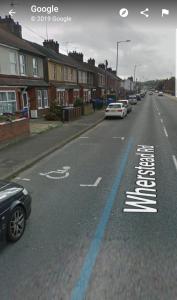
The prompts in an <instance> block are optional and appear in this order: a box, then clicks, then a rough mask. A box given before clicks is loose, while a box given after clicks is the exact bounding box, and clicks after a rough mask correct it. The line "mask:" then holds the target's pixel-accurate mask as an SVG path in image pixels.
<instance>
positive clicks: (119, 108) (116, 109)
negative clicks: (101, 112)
mask: <svg viewBox="0 0 177 300" xmlns="http://www.w3.org/2000/svg"><path fill="white" fill-rule="evenodd" d="M126 115H127V108H126V107H125V106H124V104H123V103H110V104H109V105H108V107H107V108H106V110H105V118H108V117H120V118H121V119H123V118H124V117H125V116H126Z"/></svg>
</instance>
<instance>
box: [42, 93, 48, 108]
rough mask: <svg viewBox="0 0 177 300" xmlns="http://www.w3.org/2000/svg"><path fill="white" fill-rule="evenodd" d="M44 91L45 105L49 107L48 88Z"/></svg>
mask: <svg viewBox="0 0 177 300" xmlns="http://www.w3.org/2000/svg"><path fill="white" fill-rule="evenodd" d="M43 93H44V107H48V106H49V103H48V92H47V90H44V91H43Z"/></svg>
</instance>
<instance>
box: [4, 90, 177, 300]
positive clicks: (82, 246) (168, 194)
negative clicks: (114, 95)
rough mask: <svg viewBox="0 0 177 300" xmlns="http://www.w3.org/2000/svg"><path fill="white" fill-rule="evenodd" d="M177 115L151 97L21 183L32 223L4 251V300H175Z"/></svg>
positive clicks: (172, 105) (173, 106) (176, 109)
mask: <svg viewBox="0 0 177 300" xmlns="http://www.w3.org/2000/svg"><path fill="white" fill-rule="evenodd" d="M176 116H177V102H175V101H173V100H171V99H168V98H167V97H166V96H163V97H158V96H157V95H152V96H150V95H147V96H146V98H145V99H144V100H143V101H141V102H139V103H138V104H137V105H136V106H135V107H133V111H132V113H130V114H129V115H128V116H127V117H126V118H125V119H124V120H113V119H112V120H104V121H103V122H102V123H101V124H99V125H98V126H97V127H95V128H94V129H92V130H90V131H88V132H86V133H85V134H84V135H83V136H81V137H80V138H77V139H76V140H74V141H73V142H71V143H69V144H67V145H66V146H65V147H63V148H62V149H60V150H58V151H56V152H55V153H53V154H52V155H50V156H48V157H47V158H45V159H43V160H42V161H40V162H39V163H37V164H36V165H35V166H33V167H32V168H30V169H28V170H26V171H25V172H23V173H21V174H19V175H18V178H16V179H15V181H17V182H19V183H21V184H23V185H24V186H25V187H26V188H27V189H28V190H29V191H30V192H31V194H32V198H33V204H32V214H31V217H30V219H29V221H28V223H27V227H26V231H25V234H24V236H23V238H22V239H21V240H20V241H18V243H16V244H14V245H4V244H3V245H2V246H1V249H0V251H1V255H0V265H1V270H2V271H1V273H0V299H1V300H12V299H13V300H17V299H18V300H21V299H25V300H28V299H30V300H34V299H52V300H53V299H60V300H80V299H87V300H100V299H101V300H106V299H108V300H112V299H113V300H115V299H116V300H117V299H121V300H123V299H126V300H127V299H131V300H139V299H148V300H157V299H159V300H163V299H164V300H166V299H177V285H176V275H177V252H176V249H177V197H176V195H177V184H176V182H177V160H176V159H177V139H176V128H177V117H176ZM142 154H148V155H149V156H148V157H151V158H150V160H149V163H148V164H147V165H148V167H147V168H153V169H151V172H147V173H146V176H145V173H143V172H144V171H143V172H140V173H141V175H140V173H139V171H140V170H141V168H140V166H142V165H143V164H142V163H141V162H142V161H143V160H142V158H143V157H147V156H145V155H144V156H143V155H142ZM144 161H146V159H145V160H144ZM153 161H154V163H153ZM146 163H147V161H146ZM146 163H145V164H144V166H147V165H146ZM150 165H151V167H150ZM153 166H154V167H153ZM64 167H68V168H64ZM144 169H146V167H144ZM152 170H153V172H152ZM138 176H142V178H141V177H138ZM144 177H145V178H149V179H145V178H144ZM143 178H144V179H143ZM145 184H146V189H145ZM140 185H141V186H140ZM142 187H144V190H139V194H136V193H135V191H136V190H135V189H136V188H142ZM133 192H134V194H133ZM135 194H136V198H137V199H139V200H138V201H139V202H138V203H139V204H138V203H137V199H135ZM143 194H144V195H143ZM128 195H129V196H130V195H134V196H133V197H134V198H130V197H128ZM140 198H142V199H143V200H141V199H140ZM128 202H129V204H128ZM130 202H131V203H130ZM133 202H134V204H133ZM140 203H141V205H140ZM138 205H140V206H138ZM135 210H136V211H135Z"/></svg>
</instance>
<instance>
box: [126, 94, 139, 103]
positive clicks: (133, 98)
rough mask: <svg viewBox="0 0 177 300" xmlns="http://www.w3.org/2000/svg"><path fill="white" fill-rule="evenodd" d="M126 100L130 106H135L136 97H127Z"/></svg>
mask: <svg viewBox="0 0 177 300" xmlns="http://www.w3.org/2000/svg"><path fill="white" fill-rule="evenodd" d="M128 100H129V101H130V104H132V105H135V104H137V98H136V95H130V96H129V97H128Z"/></svg>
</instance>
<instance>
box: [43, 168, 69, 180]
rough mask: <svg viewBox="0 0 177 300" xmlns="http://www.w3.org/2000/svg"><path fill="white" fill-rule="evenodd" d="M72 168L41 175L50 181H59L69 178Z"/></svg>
mask: <svg viewBox="0 0 177 300" xmlns="http://www.w3.org/2000/svg"><path fill="white" fill-rule="evenodd" d="M70 169H71V168H70V167H68V166H65V167H63V168H62V169H61V170H60V169H58V170H55V171H49V172H45V173H39V175H41V176H45V177H47V178H48V179H54V180H58V179H64V178H67V177H68V176H69V175H70V174H69V170H70Z"/></svg>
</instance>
